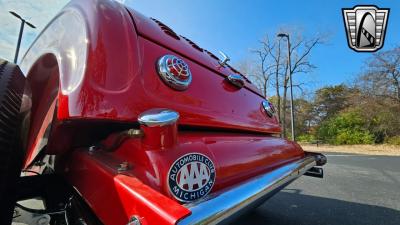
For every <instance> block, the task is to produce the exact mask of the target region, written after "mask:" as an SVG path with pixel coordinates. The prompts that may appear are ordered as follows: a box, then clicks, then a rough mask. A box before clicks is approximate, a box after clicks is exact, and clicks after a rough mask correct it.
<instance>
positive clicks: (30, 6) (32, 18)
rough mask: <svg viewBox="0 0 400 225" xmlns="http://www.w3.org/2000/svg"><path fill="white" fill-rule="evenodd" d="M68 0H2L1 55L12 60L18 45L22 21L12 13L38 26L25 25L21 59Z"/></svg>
mask: <svg viewBox="0 0 400 225" xmlns="http://www.w3.org/2000/svg"><path fill="white" fill-rule="evenodd" d="M67 2H68V0H35V1H32V0H17V1H16V0H0V8H1V10H0V27H1V29H0V57H1V58H4V59H7V60H10V61H12V60H13V59H14V54H15V48H16V45H17V39H18V33H19V28H20V24H21V21H20V20H19V19H18V18H16V17H14V16H13V15H11V14H10V13H9V11H14V12H16V13H18V14H19V15H21V16H22V17H23V18H25V19H26V20H27V21H29V22H30V23H32V24H34V25H35V26H36V29H32V28H30V27H28V26H25V29H24V35H23V37H22V43H21V49H20V52H19V57H18V58H19V59H21V57H22V56H23V55H24V54H25V52H26V50H27V49H28V48H29V46H30V45H31V43H32V42H33V41H34V40H35V38H36V37H37V35H38V34H39V33H40V32H41V31H42V29H43V28H44V27H45V26H46V25H47V23H48V22H49V21H50V20H51V19H52V18H53V17H54V16H55V15H56V14H57V13H58V12H59V11H60V10H61V8H62V7H63V6H64V5H65V4H66V3H67Z"/></svg>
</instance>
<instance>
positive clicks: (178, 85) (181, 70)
mask: <svg viewBox="0 0 400 225" xmlns="http://www.w3.org/2000/svg"><path fill="white" fill-rule="evenodd" d="M157 70H158V74H159V75H160V77H161V79H162V80H163V81H164V82H165V83H166V84H167V85H168V86H170V87H171V88H173V89H176V90H179V91H183V90H186V89H187V88H188V87H189V84H190V83H191V82H192V74H191V73H190V70H189V66H188V64H186V63H185V61H183V60H182V59H180V58H178V57H176V56H173V55H165V56H163V57H161V58H160V59H159V60H158V62H157Z"/></svg>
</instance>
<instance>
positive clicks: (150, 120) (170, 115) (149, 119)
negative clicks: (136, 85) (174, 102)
mask: <svg viewBox="0 0 400 225" xmlns="http://www.w3.org/2000/svg"><path fill="white" fill-rule="evenodd" d="M178 119H179V113H178V112H175V111H173V110H170V109H162V108H155V109H150V110H147V111H144V112H143V113H141V114H140V115H139V117H138V121H139V123H140V124H143V125H145V126H148V127H163V126H166V125H171V124H174V123H175V122H176V121H177V120H178Z"/></svg>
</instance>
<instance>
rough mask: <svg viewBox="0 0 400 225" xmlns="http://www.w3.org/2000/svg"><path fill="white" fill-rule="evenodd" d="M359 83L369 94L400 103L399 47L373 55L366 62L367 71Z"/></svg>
mask: <svg viewBox="0 0 400 225" xmlns="http://www.w3.org/2000/svg"><path fill="white" fill-rule="evenodd" d="M359 81H360V82H361V85H362V86H363V88H365V89H364V90H366V91H368V92H370V93H371V94H373V95H375V96H381V97H388V98H392V99H395V100H396V101H397V102H399V103H400V47H396V48H394V49H392V50H387V51H383V52H378V53H375V54H374V55H373V57H372V58H370V59H369V60H368V62H367V71H366V72H365V73H364V74H363V75H362V76H360V78H359Z"/></svg>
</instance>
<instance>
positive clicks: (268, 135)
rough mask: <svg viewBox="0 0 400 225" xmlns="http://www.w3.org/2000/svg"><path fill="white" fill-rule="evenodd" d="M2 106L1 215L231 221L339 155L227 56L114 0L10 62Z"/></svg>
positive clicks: (94, 2)
mask: <svg viewBox="0 0 400 225" xmlns="http://www.w3.org/2000/svg"><path fill="white" fill-rule="evenodd" d="M19 68H21V70H20V69H19ZM0 101H1V103H0V124H1V126H0V141H1V145H0V153H1V157H0V162H1V163H0V202H1V203H2V204H1V206H0V224H9V223H10V222H11V220H12V218H13V217H14V220H18V219H20V220H23V219H22V218H25V220H28V222H29V221H30V223H33V222H32V221H35V222H36V223H37V224H39V222H42V223H41V224H46V223H50V224H107V225H114V224H116V225H126V224H135V225H138V224H209V223H210V224H216V223H227V222H229V221H231V220H233V219H235V218H237V216H238V215H241V214H242V213H243V212H246V211H248V210H249V209H251V208H254V207H257V206H258V205H259V204H261V203H262V202H263V201H264V200H266V199H268V198H269V197H271V196H272V195H273V194H275V193H276V192H277V191H279V190H280V189H282V188H283V187H285V186H286V185H288V184H289V183H290V182H291V181H293V180H294V179H296V178H298V177H299V176H301V175H303V174H306V175H310V176H316V177H322V175H323V173H322V168H321V167H320V166H322V165H324V164H325V163H326V158H325V157H324V156H323V155H321V154H313V153H307V152H304V151H303V150H302V149H301V147H300V146H299V145H298V144H296V143H295V142H292V141H288V140H286V139H283V138H280V137H279V134H280V132H281V128H280V126H279V124H278V122H277V119H276V117H275V110H274V107H273V106H272V104H271V103H270V102H268V101H267V100H266V99H265V98H264V97H263V96H262V94H261V93H260V92H259V91H258V90H257V88H256V87H255V86H254V85H253V84H251V82H250V81H249V80H248V79H246V77H245V76H243V75H242V74H240V73H239V72H238V71H237V70H235V69H234V68H232V67H231V66H229V65H228V64H227V62H226V60H220V59H219V58H218V57H216V56H215V55H214V54H212V53H211V52H209V51H207V50H205V49H203V48H201V47H200V46H198V45H196V44H195V43H194V42H192V41H191V40H189V39H187V38H185V37H183V36H180V35H178V34H176V33H175V32H174V31H173V30H172V29H171V28H169V27H168V26H167V25H165V24H163V23H162V22H160V21H158V20H156V19H153V18H147V17H145V16H143V15H142V14H140V13H138V12H136V11H134V10H133V9H130V8H127V7H125V6H124V5H122V4H119V3H117V2H114V1H106V0H91V1H78V0H76V1H72V2H71V3H69V4H68V5H67V6H66V7H65V8H64V9H63V10H62V11H61V12H60V13H59V14H58V15H57V16H56V17H55V18H54V19H53V20H52V21H51V22H50V23H49V24H48V25H47V26H46V27H45V29H44V30H43V32H42V33H41V34H40V35H39V37H38V38H37V39H36V40H35V42H34V43H33V44H32V46H31V47H30V48H29V50H28V51H27V53H26V54H25V56H24V57H23V59H22V61H21V64H20V67H18V66H16V65H13V64H12V63H9V62H6V61H1V66H0ZM20 174H22V175H21V176H20ZM32 198H40V199H41V200H42V202H43V204H44V205H43V207H42V209H37V208H36V209H33V208H29V207H27V206H26V205H23V204H22V203H20V201H21V200H24V199H32Z"/></svg>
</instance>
